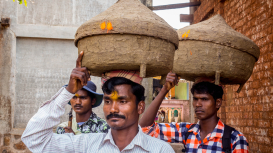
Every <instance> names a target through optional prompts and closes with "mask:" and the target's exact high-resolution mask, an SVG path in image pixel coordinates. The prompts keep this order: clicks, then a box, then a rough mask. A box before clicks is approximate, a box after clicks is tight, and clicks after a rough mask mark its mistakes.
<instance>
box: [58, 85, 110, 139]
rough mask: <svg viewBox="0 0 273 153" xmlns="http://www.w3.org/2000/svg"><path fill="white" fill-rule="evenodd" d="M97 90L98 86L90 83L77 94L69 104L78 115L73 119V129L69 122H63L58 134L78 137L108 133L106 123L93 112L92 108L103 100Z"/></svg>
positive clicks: (59, 126)
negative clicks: (70, 134) (78, 135)
mask: <svg viewBox="0 0 273 153" xmlns="http://www.w3.org/2000/svg"><path fill="white" fill-rule="evenodd" d="M66 86H67V85H66ZM96 90H97V87H96V85H95V84H94V83H93V82H92V81H88V82H87V85H86V86H83V88H82V89H80V90H79V91H77V92H76V93H75V95H74V96H73V98H72V99H71V100H70V102H69V103H68V104H69V105H71V107H72V108H73V110H74V111H75V113H76V118H73V119H72V129H71V128H69V127H68V122H63V123H61V124H59V125H58V127H57V129H56V133H57V134H64V133H74V134H76V135H77V134H81V133H107V132H108V130H109V129H110V127H109V126H108V125H107V123H106V121H105V120H103V119H101V118H100V117H98V116H97V115H96V114H95V113H94V112H93V111H92V108H95V107H98V106H99V105H100V104H101V102H102V98H103V94H99V93H96Z"/></svg>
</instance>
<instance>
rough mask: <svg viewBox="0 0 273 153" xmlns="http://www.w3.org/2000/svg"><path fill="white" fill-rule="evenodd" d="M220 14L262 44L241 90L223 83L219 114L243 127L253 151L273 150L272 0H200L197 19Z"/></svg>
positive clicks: (229, 123)
mask: <svg viewBox="0 0 273 153" xmlns="http://www.w3.org/2000/svg"><path fill="white" fill-rule="evenodd" d="M215 14H221V15H222V16H223V17H224V19H225V20H226V22H227V23H228V24H229V25H230V26H231V27H232V28H233V29H235V30H236V31H238V32H240V33H242V34H244V35H245V36H247V37H248V38H250V39H251V40H252V41H254V42H255V43H256V44H257V45H258V46H259V48H260V52H261V54H260V58H259V60H258V61H257V62H256V64H255V67H254V70H253V73H252V76H251V77H250V78H249V80H248V81H247V83H246V84H245V85H244V87H243V89H242V90H241V92H240V93H236V90H237V89H238V86H236V85H233V86H232V85H227V86H225V87H224V102H223V106H222V107H221V109H220V111H219V116H220V118H221V119H222V120H223V121H224V122H225V123H226V124H228V125H230V126H233V127H235V128H236V129H238V130H239V131H241V132H242V133H243V134H244V135H245V136H246V138H247V139H248V142H249V150H250V153H257V152H259V153H272V152H273V147H272V143H273V128H272V127H273V98H272V97H273V81H272V78H273V71H272V70H273V58H272V57H273V56H272V55H273V50H272V43H273V29H272V26H273V1H272V0H258V1H257V0H221V1H219V0H201V5H200V7H199V8H198V9H197V11H196V12H195V13H194V22H195V23H197V22H200V21H203V20H206V19H208V18H210V17H211V16H213V15H215Z"/></svg>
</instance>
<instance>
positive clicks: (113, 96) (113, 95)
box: [110, 91, 119, 100]
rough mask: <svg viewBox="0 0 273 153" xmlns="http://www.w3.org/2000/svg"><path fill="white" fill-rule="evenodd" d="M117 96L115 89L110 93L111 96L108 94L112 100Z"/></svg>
mask: <svg viewBox="0 0 273 153" xmlns="http://www.w3.org/2000/svg"><path fill="white" fill-rule="evenodd" d="M118 97H119V95H118V92H117V91H113V92H112V94H111V96H110V98H111V99H112V100H118Z"/></svg>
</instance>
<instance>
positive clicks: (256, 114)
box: [253, 112, 267, 119]
mask: <svg viewBox="0 0 273 153" xmlns="http://www.w3.org/2000/svg"><path fill="white" fill-rule="evenodd" d="M265 115H267V114H265ZM253 118H254V119H259V118H260V113H259V112H253ZM266 119H267V118H266Z"/></svg>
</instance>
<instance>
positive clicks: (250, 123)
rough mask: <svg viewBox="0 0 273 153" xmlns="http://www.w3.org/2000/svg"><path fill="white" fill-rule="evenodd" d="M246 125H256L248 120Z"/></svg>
mask: <svg viewBox="0 0 273 153" xmlns="http://www.w3.org/2000/svg"><path fill="white" fill-rule="evenodd" d="M246 125H247V126H253V125H254V123H253V120H246Z"/></svg>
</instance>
